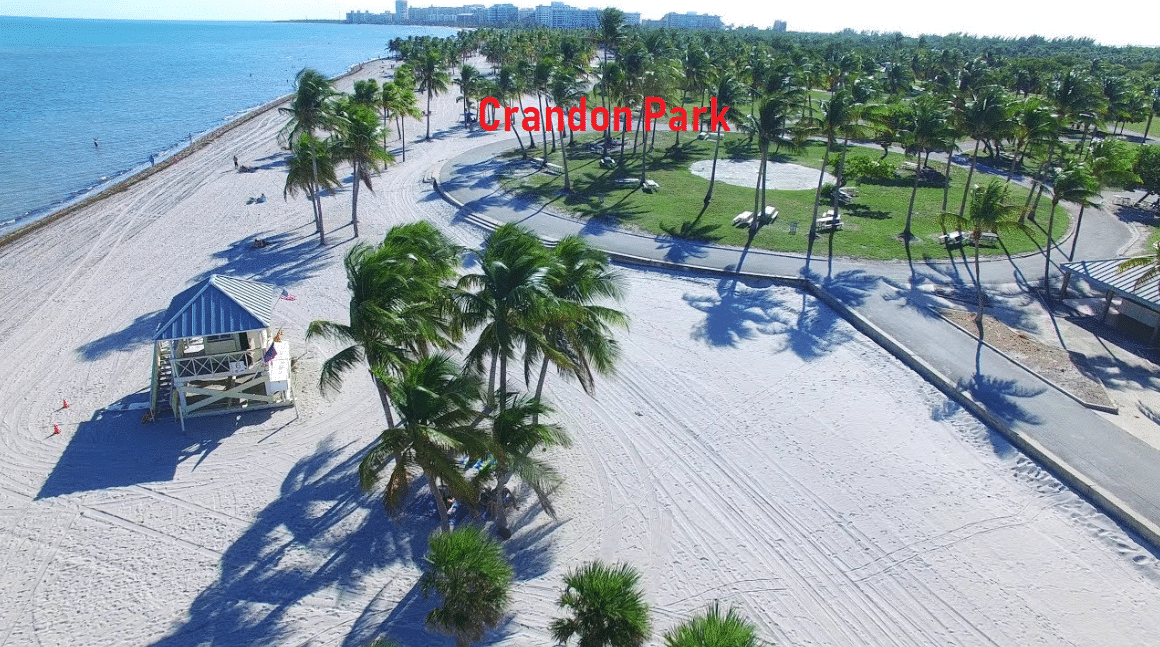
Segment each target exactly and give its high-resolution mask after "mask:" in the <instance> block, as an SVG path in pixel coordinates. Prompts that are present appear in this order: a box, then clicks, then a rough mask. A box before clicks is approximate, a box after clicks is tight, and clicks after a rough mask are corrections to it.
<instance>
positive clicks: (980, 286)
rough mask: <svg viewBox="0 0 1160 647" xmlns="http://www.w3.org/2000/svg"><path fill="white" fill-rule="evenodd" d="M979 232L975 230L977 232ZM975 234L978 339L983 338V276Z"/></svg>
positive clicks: (977, 238) (977, 237)
mask: <svg viewBox="0 0 1160 647" xmlns="http://www.w3.org/2000/svg"><path fill="white" fill-rule="evenodd" d="M979 233H981V232H976V234H979ZM980 237H981V236H978V235H976V236H975V292H977V293H978V298H979V310H978V312H977V313H976V314H975V324H976V325H977V326H978V327H979V339H982V338H983V277H982V276H980V275H979V238H980Z"/></svg>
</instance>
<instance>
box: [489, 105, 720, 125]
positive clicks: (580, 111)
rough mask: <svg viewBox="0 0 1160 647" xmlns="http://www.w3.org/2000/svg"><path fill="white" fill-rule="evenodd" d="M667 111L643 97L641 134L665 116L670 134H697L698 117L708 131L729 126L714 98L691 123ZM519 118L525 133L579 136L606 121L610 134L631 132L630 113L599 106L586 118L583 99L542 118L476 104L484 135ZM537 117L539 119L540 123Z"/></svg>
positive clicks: (683, 114) (533, 111) (681, 112)
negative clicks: (492, 114)
mask: <svg viewBox="0 0 1160 647" xmlns="http://www.w3.org/2000/svg"><path fill="white" fill-rule="evenodd" d="M488 107H491V108H494V109H495V110H496V111H500V110H502V111H503V120H502V122H501V120H500V119H498V118H496V119H489V118H488V117H487V108H488ZM667 107H668V106H667V105H666V104H665V100H664V99H662V98H660V97H645V100H644V113H643V115H642V116H643V118H644V130H645V132H648V131H650V130H651V129H652V128H651V125H652V120H654V119H659V118H661V117H664V116H665V115H666V114H667V115H669V129H670V130H698V124H700V123H701V117H702V116H706V117H708V118H709V130H710V131H716V130H717V128H718V127H720V128H721V130H723V131H724V132H730V131H729V124H728V123H726V121H725V113H727V112H729V106H723V107H721V108H720V109H718V107H717V97H713V98H712V99H710V100H709V107H708V108H705V107H697V108H693V109H692V110H691V112H692V113H693V114H692V119H690V118H689V112H690V111H687V110H685V109H684V108H683V107H680V106H677V107H675V108H672V109H671V110H666V108H667ZM521 115H522V117H523V118H522V119H521V120H520V126H521V127H522V128H523V129H524V130H525V131H527V132H540V131H541V130H560V131H563V130H573V131H576V132H582V131H586V130H588V127H589V125H591V127H592V130H605V129H607V128H608V127H609V122H610V121H611V126H612V130H614V131H616V132H620V131H622V130H623V131H627V132H632V122H633V118H634V115H633V113H632V109H631V108H625V107H614V108H611V110H610V109H609V108H605V107H603V106H600V107H596V108H593V109H592V112H591V115H589V112H588V103H587V99H586V98H583V97H582V98H581V99H580V105H579V106H576V107H573V108H568V109H567V110H565V109H564V108H561V107H559V106H552V107H549V108H548V109H547V110H545V111H544V112H543V113H542V114H541V112H540V110H538V109H537V108H531V107H529V108H524V109H523V110H522V111H521V110H520V109H519V108H515V107H512V106H507V107H505V106H503V104H501V103H500V102H499V99H496V98H495V97H487V98H485V99H484V100H482V101H480V102H479V125H480V126H481V127H482V128H483V129H484V130H487V131H494V130H498V129H499V127H500V126H501V125H502V126H503V129H504V130H505V131H510V130H512V122H513V121H515V120H516V119H518V118H519V117H520V116H521ZM541 117H543V118H542V119H541ZM553 119H555V121H553ZM553 123H555V124H556V126H555V127H553V126H552V124H553ZM565 124H567V125H565Z"/></svg>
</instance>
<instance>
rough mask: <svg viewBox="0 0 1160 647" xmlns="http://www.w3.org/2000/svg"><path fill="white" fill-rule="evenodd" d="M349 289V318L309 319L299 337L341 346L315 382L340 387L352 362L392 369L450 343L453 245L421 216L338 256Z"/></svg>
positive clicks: (383, 397)
mask: <svg viewBox="0 0 1160 647" xmlns="http://www.w3.org/2000/svg"><path fill="white" fill-rule="evenodd" d="M343 265H344V267H345V268H346V280H347V290H348V291H349V292H350V305H349V323H346V324H341V323H336V322H332V321H324V320H316V321H312V322H310V325H309V326H308V327H307V329H306V338H307V339H311V338H314V337H322V338H325V339H329V340H332V341H336V342H339V343H342V344H346V346H345V347H344V348H343V349H342V350H340V351H339V352H338V353H337V354H335V355H334V356H332V357H330V358H329V359H327V360H326V361H324V362H323V363H322V372H321V376H320V378H319V388H320V390H321V391H322V392H323V393H324V394H325V393H326V392H327V391H330V390H337V389H339V388H341V387H342V381H343V374H345V373H346V372H347V371H348V370H350V369H351V368H354V367H355V366H357V365H359V364H363V363H365V364H366V365H367V366H368V367H372V366H374V367H378V371H379V372H387V373H395V374H398V373H400V372H401V371H402V368H403V366H404V365H406V364H407V363H409V362H412V361H414V360H415V359H416V358H420V357H423V356H425V355H426V354H427V353H428V352H429V350H430V349H431V348H446V347H448V346H450V345H451V342H452V337H453V336H452V334H451V329H450V321H449V314H450V302H449V300H448V293H447V291H446V285H447V282H448V281H449V280H450V279H451V277H452V276H453V275H454V274H455V268H456V267H457V266H458V248H456V247H455V246H454V245H452V244H451V243H450V241H448V240H447V238H446V237H444V236H443V234H442V233H440V232H439V230H438V229H436V228H435V227H434V226H432V225H431V224H430V223H428V222H426V221H419V222H415V223H411V224H407V225H399V226H396V227H394V228H392V229H391V230H390V231H389V232H387V235H386V236H385V237H384V239H383V242H382V243H381V244H379V245H378V246H372V245H367V244H363V243H359V244H356V245H355V246H354V247H352V248H351V249H350V251H349V252H347V254H346V257H345V258H344V259H343ZM371 380H372V382H373V383H374V385H375V390H376V391H377V392H378V394H379V399H380V403H381V404H382V407H383V415H384V417H385V418H386V421H387V426H388V427H393V426H394V416H393V414H392V412H391V403H390V394H389V393H388V392H387V385H386V383H385V382H383V381H382V380H380V379H379V378H377V377H375V375H374V373H372V374H371Z"/></svg>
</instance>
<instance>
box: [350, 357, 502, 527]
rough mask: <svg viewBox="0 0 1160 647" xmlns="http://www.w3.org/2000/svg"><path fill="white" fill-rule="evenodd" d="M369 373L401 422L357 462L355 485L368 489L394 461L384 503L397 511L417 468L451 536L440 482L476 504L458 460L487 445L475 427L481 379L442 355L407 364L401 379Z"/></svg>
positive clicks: (379, 371) (378, 370)
mask: <svg viewBox="0 0 1160 647" xmlns="http://www.w3.org/2000/svg"><path fill="white" fill-rule="evenodd" d="M371 370H372V371H373V372H374V374H375V377H377V378H378V379H379V380H381V381H382V382H383V383H384V384H385V385H386V387H387V392H388V393H389V394H390V397H391V401H392V402H393V403H394V405H395V407H396V408H397V409H398V411H399V424H398V426H396V427H391V428H388V429H385V430H383V432H382V433H381V434H379V438H378V442H377V443H376V444H375V446H374V447H372V448H371V450H370V451H369V452H367V454H366V456H364V457H363V459H362V461H360V462H359V466H358V473H359V484H360V485H361V486H362V488H363V490H364V491H369V490H371V489H372V488H373V487H374V486H375V483H377V482H378V478H379V474H380V472H382V470H383V468H384V467H385V465H386V463H387V461H388V459H394V464H395V466H394V468H393V469H392V471H391V476H390V479H389V481H388V483H387V488H386V491H385V492H384V494H383V504H384V505H385V506H386V507H387V508H388V509H390V510H397V509H398V507H399V505H400V504H401V503H402V501H403V499H404V498H405V496H406V494H407V490H408V489H410V483H409V480H408V469H409V468H410V467H411V465H412V464H413V465H416V466H418V467H419V468H420V469H421V470H422V471H423V476H424V477H426V479H427V487H428V489H429V490H430V492H431V497H432V498H433V499H434V500H435V509H436V510H437V511H438V512H439V523H440V526H441V527H442V528H443V532H450V531H451V522H450V519H449V518H448V513H447V503H446V501H444V498H443V493H442V492H441V491H440V488H439V483H440V481H442V482H443V483H444V484H445V485H446V486H447V488H448V489H449V490H450V492H451V494H452V495H453V496H455V497H458V498H461V499H462V500H465V501H475V500H478V496H479V494H478V492H477V491H476V490H475V488H474V487H473V486H472V485H471V483H470V482H468V481H467V479H466V478H464V476H463V472H462V471H461V470H460V468H459V461H458V458H459V457H460V456H461V455H462V454H465V453H467V454H479V453H480V452H482V450H483V447H484V446H485V443H484V438H482V437H481V436H480V434H479V433H478V432H477V431H476V429H475V427H474V425H473V421H474V420H476V418H477V417H478V415H479V410H478V407H477V406H476V405H477V404H478V402H479V398H480V386H481V380H480V378H479V376H478V374H477V373H475V372H474V371H471V372H467V373H464V372H461V371H460V369H459V366H458V364H456V362H455V361H454V360H452V359H451V358H450V357H449V356H447V355H444V354H441V353H436V354H434V355H431V356H429V357H424V358H422V359H419V360H417V361H416V362H414V363H412V364H407V365H406V366H404V367H403V370H402V375H399V376H395V375H389V374H387V372H386V370H385V369H384V368H383V367H378V366H376V367H372V369H371Z"/></svg>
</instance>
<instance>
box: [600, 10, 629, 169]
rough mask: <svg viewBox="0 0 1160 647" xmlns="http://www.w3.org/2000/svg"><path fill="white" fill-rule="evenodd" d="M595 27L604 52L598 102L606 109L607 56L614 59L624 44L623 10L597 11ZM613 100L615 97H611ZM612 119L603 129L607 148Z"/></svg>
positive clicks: (607, 97)
mask: <svg viewBox="0 0 1160 647" xmlns="http://www.w3.org/2000/svg"><path fill="white" fill-rule="evenodd" d="M596 21H597V27H596V38H597V42H598V44H599V45H600V47H601V49H602V50H603V53H604V62H603V64H602V65H601V68H600V104H601V105H602V106H604V108H605V109H606V110H611V108H610V107H609V105H608V101H609V98H610V97H609V95H608V90H609V89H610V85H609V83H608V72H609V68H608V57H609V54H612V55H613V57H614V60H615V58H616V57H618V56H619V51H620V47H621V46H622V45H623V44H624V40H625V35H626V32H627V28H628V26H627V22H626V18H625V16H624V12H623V11H621V10H620V9H617V8H615V7H609V8H607V9H604V10H603V11H601V12H599V13H598V14H597V15H596ZM612 100H613V101H615V98H613V99H612ZM611 122H612V120H611V119H610V120H609V125H608V127H607V128H605V129H604V147H605V148H608V147H609V146H610V145H611V144H612V132H611V128H612V123H611Z"/></svg>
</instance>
